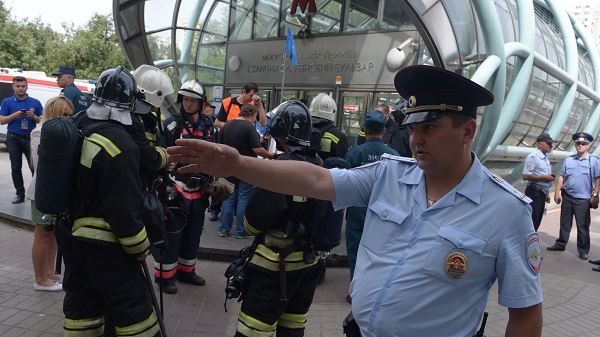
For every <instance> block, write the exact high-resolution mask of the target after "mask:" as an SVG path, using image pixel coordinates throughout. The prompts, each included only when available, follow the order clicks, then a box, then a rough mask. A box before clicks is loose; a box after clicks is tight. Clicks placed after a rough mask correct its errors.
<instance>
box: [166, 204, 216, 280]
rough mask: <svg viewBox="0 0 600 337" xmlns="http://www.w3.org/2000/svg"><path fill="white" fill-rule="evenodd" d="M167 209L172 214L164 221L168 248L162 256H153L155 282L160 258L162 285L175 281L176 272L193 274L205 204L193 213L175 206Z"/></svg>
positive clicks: (187, 274) (202, 226) (202, 227)
mask: <svg viewBox="0 0 600 337" xmlns="http://www.w3.org/2000/svg"><path fill="white" fill-rule="evenodd" d="M169 211H171V213H172V214H173V217H172V218H169V219H168V220H167V221H166V222H165V228H166V230H167V240H168V245H169V249H167V250H166V251H164V252H163V253H162V257H160V256H155V257H154V259H155V261H156V263H155V265H154V276H155V280H156V282H158V280H159V279H160V263H159V262H160V260H161V259H162V271H163V273H162V277H163V282H164V283H163V285H168V284H173V283H175V281H177V274H179V275H181V276H183V275H185V276H193V275H192V273H195V272H196V259H197V258H198V248H200V236H201V235H202V230H203V229H204V213H205V211H206V206H204V208H202V209H200V210H198V213H193V214H185V213H184V212H183V211H182V210H181V209H179V208H176V207H173V208H171V207H170V208H169ZM182 274H183V275H182Z"/></svg>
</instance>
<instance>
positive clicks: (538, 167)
mask: <svg viewBox="0 0 600 337" xmlns="http://www.w3.org/2000/svg"><path fill="white" fill-rule="evenodd" d="M550 173H552V166H551V165H550V161H549V160H548V155H547V154H543V153H542V151H540V149H537V150H535V151H533V152H532V153H530V154H529V155H527V157H526V158H525V166H524V167H523V174H534V175H536V176H545V175H548V174H550ZM532 184H533V185H536V186H538V187H540V188H541V189H542V191H543V192H544V193H546V194H547V193H548V192H549V191H550V186H552V183H551V182H548V181H527V186H529V185H532Z"/></svg>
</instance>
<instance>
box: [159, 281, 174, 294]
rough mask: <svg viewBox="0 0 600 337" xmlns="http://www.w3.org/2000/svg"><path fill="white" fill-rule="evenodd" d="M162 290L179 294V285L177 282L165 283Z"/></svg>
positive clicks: (166, 292)
mask: <svg viewBox="0 0 600 337" xmlns="http://www.w3.org/2000/svg"><path fill="white" fill-rule="evenodd" d="M162 292H163V293H165V294H177V285H175V283H172V284H167V285H164V286H163V287H162Z"/></svg>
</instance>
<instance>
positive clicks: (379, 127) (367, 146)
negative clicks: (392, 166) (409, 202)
mask: <svg viewBox="0 0 600 337" xmlns="http://www.w3.org/2000/svg"><path fill="white" fill-rule="evenodd" d="M385 124H386V119H385V116H384V115H383V112H381V111H379V110H373V111H370V112H368V113H367V115H366V116H365V121H364V123H363V131H364V134H365V138H366V141H365V142H364V143H362V144H361V145H357V146H355V147H353V148H351V149H350V151H348V153H347V154H346V156H345V157H344V159H345V160H347V161H348V162H349V163H350V165H351V166H352V167H359V166H362V165H366V164H370V163H373V162H376V161H378V160H380V159H381V156H382V155H383V154H384V153H388V154H392V155H395V156H398V155H399V154H398V152H396V150H394V149H392V148H391V147H389V146H387V145H385V144H384V143H383V140H382V138H383V134H384V133H385ZM366 215H367V208H366V207H348V210H347V211H346V251H347V253H348V265H349V267H350V280H352V277H353V275H354V267H355V266H356V254H357V252H358V244H359V243H360V237H361V236H362V232H363V227H364V225H365V216H366ZM346 301H348V302H349V303H352V299H351V297H350V295H348V296H346Z"/></svg>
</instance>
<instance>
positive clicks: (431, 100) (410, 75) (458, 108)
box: [394, 65, 494, 125]
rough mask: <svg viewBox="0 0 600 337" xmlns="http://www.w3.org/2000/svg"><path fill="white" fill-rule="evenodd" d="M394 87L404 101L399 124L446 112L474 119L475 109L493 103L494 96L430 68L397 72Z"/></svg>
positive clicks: (442, 114)
mask: <svg viewBox="0 0 600 337" xmlns="http://www.w3.org/2000/svg"><path fill="white" fill-rule="evenodd" d="M394 85H395V86H396V90H397V91H398V93H399V94H400V96H402V97H403V98H405V99H406V100H407V101H408V106H407V108H406V118H405V119H404V122H403V123H402V125H407V124H412V123H420V122H425V121H429V120H434V119H437V118H440V117H442V116H445V115H446V114H448V113H457V114H461V115H465V116H469V117H472V118H476V117H477V107H480V106H486V105H490V104H492V103H493V102H494V95H492V93H491V92H489V91H488V90H486V89H485V88H484V87H482V86H480V85H479V84H477V83H475V82H473V81H471V80H469V79H468V78H465V77H463V76H460V75H458V74H455V73H453V72H451V71H448V70H445V69H441V68H437V67H432V66H426V65H415V66H410V67H406V68H403V69H400V71H398V73H397V74H396V77H395V78H394Z"/></svg>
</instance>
